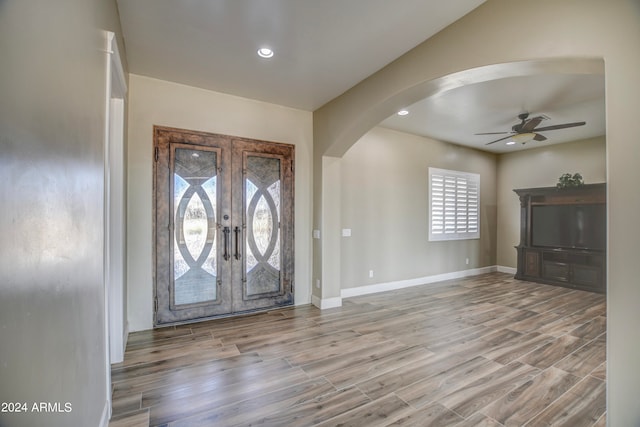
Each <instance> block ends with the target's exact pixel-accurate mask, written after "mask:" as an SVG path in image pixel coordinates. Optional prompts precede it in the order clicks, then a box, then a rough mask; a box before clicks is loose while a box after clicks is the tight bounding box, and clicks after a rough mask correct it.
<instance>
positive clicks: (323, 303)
mask: <svg viewBox="0 0 640 427" xmlns="http://www.w3.org/2000/svg"><path fill="white" fill-rule="evenodd" d="M311 304H313V305H315V306H316V307H318V308H319V309H320V310H325V309H327V308H335V307H342V297H334V298H323V299H321V298H320V297H317V296H315V295H312V296H311Z"/></svg>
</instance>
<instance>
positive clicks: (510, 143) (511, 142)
mask: <svg viewBox="0 0 640 427" xmlns="http://www.w3.org/2000/svg"><path fill="white" fill-rule="evenodd" d="M515 143H516V142H515V141H509V142H507V145H514V144H515Z"/></svg>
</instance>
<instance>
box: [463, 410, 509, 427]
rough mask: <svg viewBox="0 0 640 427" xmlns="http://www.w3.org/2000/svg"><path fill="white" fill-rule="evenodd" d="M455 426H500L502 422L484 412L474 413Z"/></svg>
mask: <svg viewBox="0 0 640 427" xmlns="http://www.w3.org/2000/svg"><path fill="white" fill-rule="evenodd" d="M452 427H453V425H452ZM455 427H502V424H500V423H499V422H497V421H496V420H494V419H491V418H489V417H487V416H486V415H484V414H481V413H476V414H473V415H472V416H471V417H469V418H467V419H466V420H464V421H461V422H459V423H458V424H455Z"/></svg>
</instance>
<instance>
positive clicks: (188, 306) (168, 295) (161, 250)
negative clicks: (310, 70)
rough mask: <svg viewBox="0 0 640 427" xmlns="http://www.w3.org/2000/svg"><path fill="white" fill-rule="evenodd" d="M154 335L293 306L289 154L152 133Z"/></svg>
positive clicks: (191, 134) (225, 140)
mask: <svg viewBox="0 0 640 427" xmlns="http://www.w3.org/2000/svg"><path fill="white" fill-rule="evenodd" d="M154 149H155V162H154V205H155V221H154V236H155V316H154V321H155V324H156V326H160V325H166V324H172V323H180V322H189V321H196V320H201V319H206V318H211V317H215V316H226V315H232V314H236V313H244V312H249V311H253V310H260V309H266V308H270V307H278V306H283V305H290V304H292V303H293V156H294V147H293V146H292V145H288V144H280V143H273V142H265V141H256V140H250V139H245V138H238V137H233V136H226V135H217V134H210V133H204V132H196V131H189V130H182V129H173V128H165V127H158V126H156V127H155V128H154Z"/></svg>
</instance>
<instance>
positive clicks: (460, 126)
mask: <svg viewBox="0 0 640 427" xmlns="http://www.w3.org/2000/svg"><path fill="white" fill-rule="evenodd" d="M484 1H485V0H448V1H446V2H444V1H441V0H395V1H389V0H180V1H178V0H118V8H119V12H120V19H121V24H122V30H123V34H124V42H125V47H126V54H127V62H128V64H129V71H130V72H132V73H134V74H139V75H143V76H148V77H153V78H158V79H162V80H167V81H172V82H177V83H181V84H185V85H190V86H195V87H200V88H204V89H210V90H214V91H217V92H223V93H229V94H233V95H237V96H242V97H246V98H251V99H256V100H260V101H265V102H270V103H274V104H279V105H283V106H288V107H293V108H299V109H304V110H308V111H313V110H316V109H317V108H319V107H321V106H322V105H324V104H325V103H326V102H328V101H330V100H331V99H333V98H335V97H337V96H339V95H340V94H342V93H343V92H344V91H346V90H347V89H349V88H351V87H353V86H354V85H356V84H357V83H358V82H360V81H362V80H363V79H365V78H366V77H368V76H369V75H371V74H373V73H375V72H376V71H377V70H379V69H380V68H382V67H384V66H385V65H387V64H388V63H390V62H392V61H393V60H394V59H396V58H398V57H399V56H401V55H402V54H404V53H405V52H407V51H408V50H410V49H412V48H413V47H415V46H416V45H418V44H420V43H421V42H423V41H424V40H426V39H428V38H429V37H431V36H432V35H434V34H435V33H437V32H438V31H440V30H442V29H443V28H445V27H446V26H448V25H449V24H451V23H453V22H454V21H456V20H457V19H459V18H461V17H462V16H464V15H465V14H467V13H468V12H470V11H471V10H473V9H474V8H476V7H477V6H479V5H480V4H482V3H483V2H484ZM265 46H266V47H270V48H272V49H273V50H274V51H275V55H274V57H273V58H270V59H261V58H259V57H258V56H257V54H256V51H257V50H258V49H259V48H261V47H265ZM408 109H409V110H410V112H411V113H410V114H409V115H408V116H404V117H398V116H395V115H394V116H392V117H390V118H389V119H387V120H385V121H383V122H382V125H383V126H386V127H389V128H393V129H397V130H401V131H405V132H410V133H414V134H417V135H423V136H427V137H431V138H434V139H439V140H443V141H448V142H453V143H456V144H461V145H467V146H472V147H475V148H478V149H487V150H490V151H493V152H504V151H513V150H517V149H523V148H532V147H535V146H540V144H550V143H559V142H566V141H569V140H577V139H583V138H588V137H592V136H598V135H603V134H604V132H605V131H604V79H603V76H602V75H598V76H594V75H543V76H540V75H538V76H530V77H512V78H506V79H499V80H494V81H489V82H484V83H478V84H473V85H467V86H463V87H460V88H457V89H452V90H449V91H447V92H444V93H439V94H438V95H436V96H433V97H430V98H428V99H425V100H423V101H420V102H418V103H416V104H414V105H412V106H408ZM521 112H529V113H531V117H534V116H536V115H539V114H544V115H546V116H548V117H549V118H550V120H546V121H544V122H543V123H541V124H540V126H550V125H555V124H559V123H566V122H575V121H586V122H587V125H585V126H581V127H577V128H572V129H563V130H555V131H550V132H545V133H544V135H545V136H546V137H547V138H548V141H545V142H535V141H532V142H530V143H527V144H526V145H525V146H522V145H518V146H511V147H506V146H505V145H504V144H503V143H502V142H501V143H496V144H492V145H488V146H487V145H485V144H486V143H487V142H489V141H492V140H493V139H497V137H500V135H497V136H496V137H495V138H493V136H492V135H488V136H475V135H474V134H475V133H479V132H498V131H509V130H510V129H511V126H513V125H514V124H516V123H518V122H519V120H518V119H517V115H518V114H519V113H521Z"/></svg>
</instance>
